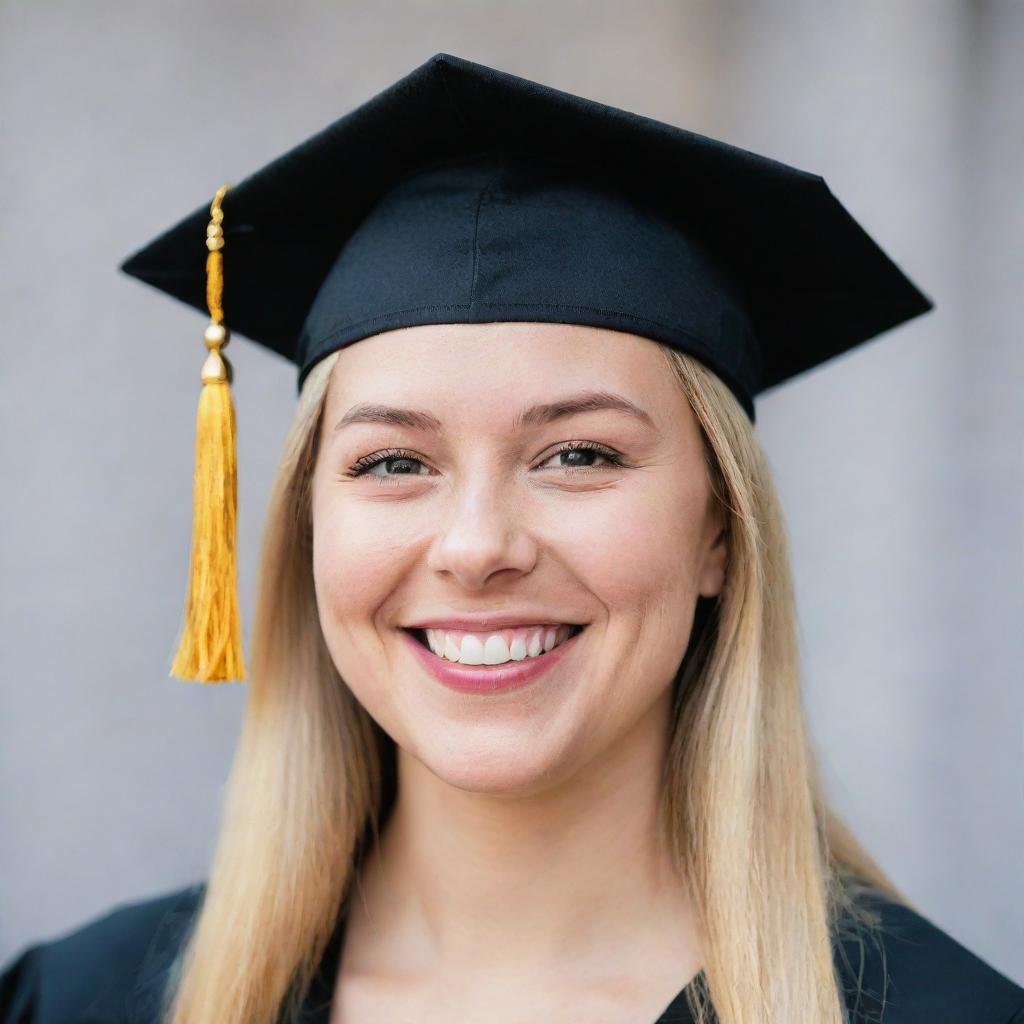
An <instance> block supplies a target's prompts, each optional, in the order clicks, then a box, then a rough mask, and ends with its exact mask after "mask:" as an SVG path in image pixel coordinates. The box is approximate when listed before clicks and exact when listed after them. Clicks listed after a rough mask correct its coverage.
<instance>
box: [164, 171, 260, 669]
mask: <svg viewBox="0 0 1024 1024" xmlns="http://www.w3.org/2000/svg"><path fill="white" fill-rule="evenodd" d="M228 187H229V186H227V185H223V186H221V188H219V189H218V190H217V194H216V196H215V197H214V200H213V203H212V204H211V206H210V223H209V225H208V226H207V229H206V248H207V250H208V252H207V257H206V303H207V306H208V307H209V310H210V325H209V326H208V327H207V328H206V333H205V335H204V341H205V343H206V348H207V349H208V355H207V357H206V362H205V363H204V364H203V369H202V373H201V375H200V376H201V379H202V384H203V389H202V392H201V393H200V396H199V411H198V413H197V415H196V464H195V480H194V487H193V495H192V554H191V560H190V567H189V583H188V597H187V599H186V602H185V621H184V627H183V629H182V634H181V640H180V642H179V645H178V652H177V654H176V655H175V657H174V663H173V665H172V667H171V675H172V676H174V677H175V678H177V679H183V680H186V681H190V682H199V683H220V682H224V681H225V680H230V679H237V680H243V679H244V678H245V665H244V659H243V653H242V624H241V615H240V613H239V606H238V557H237V552H236V524H237V519H238V485H237V467H236V454H235V445H236V442H235V410H234V405H233V403H232V401H231V388H230V384H231V377H232V374H231V364H230V363H229V362H228V361H227V358H226V357H225V356H224V355H223V354H222V353H221V349H223V348H224V347H225V346H226V345H227V343H228V341H229V340H230V336H229V334H228V330H227V328H226V327H225V326H224V310H223V306H222V302H223V293H224V271H223V257H222V254H221V250H222V249H223V248H224V231H223V228H222V227H221V224H222V222H223V220H224V213H223V211H222V209H221V201H222V200H223V198H224V194H225V193H226V192H227V190H228Z"/></svg>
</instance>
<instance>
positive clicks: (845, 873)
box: [162, 345, 907, 1024]
mask: <svg viewBox="0 0 1024 1024" xmlns="http://www.w3.org/2000/svg"><path fill="white" fill-rule="evenodd" d="M659 347H660V348H661V349H662V351H663V353H664V355H665V359H666V363H667V372H669V373H671V374H672V375H673V378H674V379H675V380H676V381H677V383H678V385H679V387H680V389H681V390H682V392H683V394H684V395H685V397H686V399H687V401H688V402H689V404H690V406H691V408H692V409H693V411H694V413H695V415H696V418H697V421H698V423H699V425H700V429H701V434H702V438H703V445H704V461H705V467H706V471H707V476H708V481H709V484H710V488H711V493H712V500H713V501H714V502H717V503H718V505H719V506H720V507H721V509H722V511H723V513H724V522H725V529H726V535H727V539H728V545H729V556H728V564H727V569H726V578H725V584H724V587H723V589H722V592H721V593H720V594H719V595H718V596H717V597H716V598H714V599H707V598H701V599H700V607H699V608H698V615H697V617H696V619H695V623H694V627H693V632H692V634H691V640H690V644H689V646H688V648H687V651H686V655H685V657H684V658H683V660H682V663H681V666H680V670H679V672H678V674H677V677H676V679H675V681H674V683H673V703H672V713H671V716H670V721H669V723H668V728H669V745H668V754H667V757H666V759H665V764H664V777H663V784H662V790H661V794H660V806H659V825H660V828H661V835H662V839H663V841H664V842H665V843H666V849H668V850H669V851H670V853H671V855H672V859H673V863H674V865H675V867H676V869H677V871H678V875H679V879H680V883H681V884H684V885H686V887H687V889H688V891H689V893H690V896H691V899H692V900H693V903H694V908H695V911H696V913H697V915H698V918H699V921H700V924H701V926H702V928H703V938H704V946H703V949H702V953H703V968H702V972H701V974H700V975H698V977H697V978H696V979H694V983H693V984H691V985H690V986H688V987H687V995H688V999H689V1002H690V1006H691V1010H692V1011H693V1014H694V1016H695V1018H696V1020H697V1024H707V1022H711V1021H717V1022H719V1024H765V1022H769V1024H788V1022H790V1021H794V1020H814V1021H817V1022H821V1024H846V1022H847V1014H846V1011H845V1009H844V1004H843V999H842V996H841V985H840V979H839V978H838V976H837V975H836V973H835V967H834V960H833V953H832V941H833V939H834V938H835V937H836V935H837V932H838V930H839V928H840V921H841V919H843V916H844V915H846V917H845V920H848V921H853V922H855V923H856V925H857V928H858V935H859V934H860V932H859V929H860V928H865V929H867V931H868V933H871V931H872V929H874V928H875V927H876V926H877V924H878V919H877V917H876V916H874V915H873V912H872V910H871V909H869V907H868V905H867V904H866V903H864V902H863V901H861V900H860V897H861V895H863V894H864V893H868V892H876V893H880V894H883V895H885V896H888V897H889V898H892V899H895V900H897V901H899V902H904V903H905V902H907V901H906V900H905V899H904V897H903V896H902V894H901V893H900V892H898V891H897V889H896V888H895V886H894V885H893V884H892V882H891V881H890V880H889V879H888V877H887V876H886V875H885V874H884V873H883V871H882V870H881V868H880V867H879V866H878V865H877V864H876V863H875V862H874V861H873V860H872V859H871V857H870V856H869V855H868V854H867V853H866V852H865V851H864V850H863V848H862V847H861V846H860V845H859V843H858V842H857V841H856V839H855V838H854V837H853V835H852V834H851V833H850V831H849V830H848V829H847V828H846V827H845V826H844V824H843V823H842V821H841V820H840V819H839V817H838V816H837V815H836V814H835V813H833V811H832V810H831V809H830V808H829V806H828V805H827V802H826V799H825V797H824V795H823V793H822V786H821V782H820V778H819V772H818V767H817V764H816V760H815V757H814V752H813V749H812V746H811V743H810V739H809V736H808V731H807V726H806V720H805V712H804V707H803V700H802V694H801V676H800V666H799V662H798V649H797V634H796V615H795V609H794V598H793V586H792V579H791V572H790V566H789V551H788V542H787V538H786V534H785V528H784V523H783V517H782V513H781V509H780V506H779V501H778V497H777V495H776V491H775V488H774V485H773V483H772V479H771V474H770V471H769V467H768V463H767V460H766V458H765V456H764V453H763V451H762V449H761V446H760V444H759V442H758V440H757V438H756V437H755V435H754V431H753V427H752V424H751V423H750V420H749V418H748V417H747V415H746V413H745V412H744V411H743V409H742V407H741V406H740V405H739V403H738V402H737V401H736V399H735V397H734V396H733V395H732V393H731V392H730V391H729V389H728V388H727V387H726V386H725V385H724V384H723V383H722V382H721V380H720V379H719V378H718V377H716V376H715V375H714V374H713V373H711V372H710V371H708V370H707V369H705V368H704V367H703V366H702V365H701V364H700V363H699V362H697V361H696V360H694V359H692V358H690V357H689V356H687V355H686V354H684V353H681V352H679V351H677V350H675V349H672V348H669V347H668V346H663V345H661V346H659ZM336 360H337V353H334V354H332V355H329V356H327V357H326V358H325V359H323V360H321V361H320V362H319V363H318V364H317V365H316V366H315V367H314V368H313V369H312V370H311V371H310V373H309V375H308V376H307V378H306V380H305V382H304V386H303V389H302V393H301V395H300V398H299V404H298V408H297V410H296V413H295V416H294V419H293V422H292V425H291V428H290V430H289V433H288V437H287V440H286V443H285V450H284V455H283V458H282V460H281V464H280V467H279V470H278V473H277V476H276V479H275V482H274V486H273V490H272V493H271V498H270V505H269V512H268V516H267V521H266V527H265V531H264V536H263V542H262V550H261V559H260V571H259V581H258V592H257V603H256V615H255V620H254V624H253V629H252V634H251V671H250V679H249V684H248V686H249V693H248V699H247V703H246V708H245V715H244V719H243V723H242V729H241V733H240V736H239V741H238V746H237V750H236V753H235V758H234V761H233V764H232V767H231V772H230V776H229V779H228V785H227V790H226V795H225V802H224V809H223V814H222V820H221V826H220V830H219V834H218V837H217V844H216V848H215V851H214V856H213V862H212V865H211V870H210V873H209V878H208V880H207V885H206V891H205V894H204V898H203V901H202V905H201V907H200V909H199V912H198V913H197V915H196V917H195V919H194V921H193V923H192V927H191V929H190V933H189V935H188V937H187V939H186V941H185V943H184V944H183V947H182V950H181V953H180V954H179V959H178V962H177V969H176V970H175V971H173V972H172V975H171V977H170V978H169V981H168V985H167V988H166V990H165V992H164V1003H163V1016H162V1020H163V1021H164V1022H165V1024H278V1022H280V1021H290V1020H292V1019H293V1018H295V1017H297V1014H298V1011H299V1008H300V1006H301V1003H302V999H303V996H304V994H305V992H306V990H307V988H308V986H309V984H310V983H311V981H312V979H313V976H314V975H315V973H316V970H317V967H318V965H319V963H320V960H321V958H322V956H323V954H324V951H325V948H326V945H327V942H328V939H329V938H330V935H331V933H332V931H333V929H334V926H335V924H336V921H337V919H338V915H339V914H340V913H341V912H342V909H343V905H344V902H345V900H346V897H347V896H348V893H349V890H350V888H351V886H352V885H353V883H354V880H355V878H356V876H357V874H358V871H359V867H360V864H361V861H362V858H363V857H364V856H365V853H366V851H367V850H368V849H370V848H371V847H372V845H373V844H374V843H375V842H376V841H377V839H378V838H379V835H380V830H381V828H382V825H383V823H384V822H386V819H387V816H388V814H389V813H390V810H391V808H392V807H393V804H394V797H395V746H394V742H393V741H392V740H391V739H390V737H388V736H387V735H386V734H385V733H384V732H383V731H382V730H381V729H380V727H379V726H378V725H377V724H376V722H374V721H373V719H371V718H370V716H369V715H368V713H367V712H366V711H365V709H364V708H363V707H362V705H360V704H359V702H358V701H357V700H356V699H355V697H354V696H353V694H352V692H351V691H350V690H349V688H348V686H347V685H346V683H345V681H344V680H343V679H342V678H341V676H340V675H339V673H338V671H337V669H336V668H335V666H334V664H333V662H332V660H331V657H330V654H329V652H328V649H327V646H326V643H325V640H324V637H323V633H322V631H321V628H320V624H319V617H318V611H317V605H316V597H315V592H314V588H313V570H312V539H313V523H312V514H311V501H310V489H311V480H312V475H313V469H314V466H315V464H316V458H317V449H318V439H319V434H320V423H321V419H322V416H323V409H324V403H325V397H326V394H327V387H328V383H329V380H330V376H331V372H332V370H333V368H334V364H335V362H336Z"/></svg>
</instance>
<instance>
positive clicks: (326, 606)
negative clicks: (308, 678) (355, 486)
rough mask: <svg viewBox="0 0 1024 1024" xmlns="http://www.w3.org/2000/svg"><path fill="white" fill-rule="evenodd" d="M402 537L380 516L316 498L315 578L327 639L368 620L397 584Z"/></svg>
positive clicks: (328, 494) (314, 534) (322, 623)
mask: <svg viewBox="0 0 1024 1024" xmlns="http://www.w3.org/2000/svg"><path fill="white" fill-rule="evenodd" d="M399 550H400V538H399V537H394V538H391V537H389V536H388V535H387V533H386V532H385V531H383V530H382V527H381V517H378V516H373V515H367V514H366V512H365V511H359V510H356V509H353V507H352V503H351V502H345V501H342V500H339V499H337V498H334V500H332V495H331V494H330V493H329V492H328V493H327V494H326V495H320V496H315V497H314V501H313V580H314V584H315V589H316V596H317V603H318V605H319V609H320V621H321V625H322V627H323V629H324V633H325V636H326V637H327V640H328V643H331V642H332V641H333V640H335V639H336V638H337V635H338V633H339V631H342V632H347V630H348V629H349V628H351V627H354V626H355V625H356V624H357V622H358V620H360V619H361V620H362V621H363V623H364V624H365V623H366V622H367V621H368V620H369V618H370V617H371V616H372V615H373V613H374V612H375V610H376V609H377V608H378V607H379V606H380V604H381V603H382V602H383V601H384V600H385V598H386V597H387V595H388V592H389V591H390V590H391V589H392V587H393V585H394V577H395V575H396V573H397V572H398V571H399V566H400V565H401V561H402V560H401V558H400V557H399V555H398V552H399Z"/></svg>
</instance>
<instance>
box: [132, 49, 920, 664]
mask: <svg viewBox="0 0 1024 1024" xmlns="http://www.w3.org/2000/svg"><path fill="white" fill-rule="evenodd" d="M204 250H207V251H206V252H205V253H204ZM222 251H223V252H226V253H228V256H227V263H228V269H227V271H226V277H227V281H228V284H227V285H226V286H225V285H224V284H223V280H224V278H223V276H222V262H221V261H222V258H223V257H222ZM204 256H205V260H206V267H205V271H204V265H203V259H204ZM121 269H122V270H123V271H125V272H126V273H128V274H130V275H132V276H134V277H137V278H139V279H140V280H142V281H145V282H147V283H148V284H151V285H153V286H155V287H157V288H159V289H160V290H162V291H164V292H166V293H168V294H170V295H172V296H174V297H176V298H178V299H181V300H182V301H184V302H187V303H189V304H190V305H192V306H195V307H196V308H197V309H200V310H206V309H207V308H208V309H209V311H210V315H211V319H212V321H213V322H212V323H211V326H210V327H208V328H207V334H206V343H207V347H208V348H210V349H211V354H210V356H209V357H208V359H207V363H206V365H205V366H204V374H203V382H204V388H203V397H202V398H201V400H200V414H199V422H198V425H197V467H196V492H195V497H194V526H193V554H192V574H191V584H190V592H189V601H188V605H187V609H186V620H187V621H186V627H185V634H184V635H183V639H182V645H181V647H180V648H179V654H178V657H177V658H176V661H175V668H174V669H173V670H172V674H174V675H177V676H179V678H197V679H199V680H200V681H204V682H213V681H219V680H220V679H227V678H243V677H244V671H243V670H242V663H241V651H240V640H239V634H240V628H239V625H238V612H237V597H236V596H234V588H235V582H234V576H235V560H234V516H235V496H234V475H235V467H234V412H233V408H232V406H231V401H230V395H229V389H228V383H229V378H230V368H229V367H223V366H222V365H221V357H220V355H219V350H220V347H221V346H222V344H224V343H226V340H227V331H226V329H225V327H224V325H223V320H224V310H223V309H222V308H221V298H222V295H221V292H222V289H223V291H224V294H225V295H226V298H225V301H224V306H225V307H226V313H227V319H228V320H229V321H230V324H231V329H232V331H233V332H236V333H239V334H242V335H244V336H246V337H248V338H251V339H252V340H254V341H257V342H259V343H260V344H262V345H264V346H266V347H268V348H270V349H273V350H274V351H276V352H278V353H280V354H281V355H283V356H285V357H286V358H288V359H290V360H292V361H293V362H294V363H295V364H296V365H297V367H298V371H299V373H298V386H299V387H300V388H301V385H302V382H303V380H304V379H305V377H306V375H307V373H308V372H309V370H310V369H311V368H312V367H313V366H314V365H315V364H316V363H317V362H319V361H320V360H321V359H323V358H324V357H325V356H326V355H328V354H330V353H331V352H333V351H336V350H337V349H339V348H342V347H343V346H345V345H348V344H350V343H352V342H354V341H358V340H360V339H361V338H365V337H369V336H371V335H374V334H378V333H381V332H383V331H387V330H393V329H396V328H400V327H408V326H413V325H416V324H427V323H487V322H494V321H541V322H545V321H548V322H559V323H575V324H588V325H593V326H600V327H606V328H611V329H616V330H622V331H628V332H631V333H634V334H640V335H644V336H646V337H649V338H652V339H654V340H656V341H660V342H663V343H665V344H668V345H671V346H673V347H675V348H678V349H680V350H682V351H684V352H687V353H689V354H691V355H692V356H694V357H695V358H696V359H698V360H699V361H701V362H702V363H703V364H704V365H706V366H707V367H708V368H709V369H711V370H712V371H714V372H715V373H716V374H717V375H718V376H719V377H720V378H721V379H722V380H723V382H724V383H725V384H726V385H727V386H728V387H729V388H730V390H731V391H732V393H733V394H734V395H735V396H736V398H737V400H738V401H739V402H740V404H741V405H742V406H743V408H744V409H745V410H746V412H747V415H748V416H749V417H750V419H751V420H752V421H753V419H754V415H755V413H754V396H755V395H756V394H758V393H760V392H762V391H764V390H766V389H768V388H770V387H773V386H775V385H777V384H779V383H781V382H782V381H785V380H787V379H789V378H791V377H793V376H795V375H796V374H799V373H801V372H803V371H805V370H808V369H810V368H811V367H813V366H816V365H818V364H820V363H822V362H824V361H826V360H828V359H830V358H832V357H834V356H837V355H839V354H841V353H843V352H845V351H847V350H849V349H851V348H852V347H854V346H855V345H858V344H860V343H862V342H864V341H867V340H868V339H870V338H872V337H875V336H876V335H878V334H879V333H881V332H882V331H885V330H887V329H889V328H891V327H894V326H896V325H897V324H900V323H903V322H904V321H906V320H909V319H911V318H912V317H915V316H917V315H919V314H921V313H924V312H927V311H928V310H929V309H931V308H932V303H931V301H930V300H929V299H928V298H927V297H926V296H925V295H923V294H922V293H921V292H920V291H919V290H918V289H917V287H916V286H915V285H914V284H913V283H912V282H911V281H910V280H909V279H908V278H907V277H906V276H905V275H904V274H903V272H902V271H901V270H900V269H899V268H898V267H897V266H896V265H895V263H893V261H892V260H891V259H890V258H889V257H888V256H887V255H886V254H885V253H884V252H883V251H882V250H881V249H880V248H879V246H878V245H877V244H876V243H875V242H874V241H873V240H872V239H871V237H870V236H869V235H868V234H867V233H866V232H865V231H864V229H863V228H862V227H861V226H860V225H859V224H858V223H857V222H856V220H854V219H853V217H852V216H851V215H850V214H849V213H848V212H847V211H846V209H845V208H844V207H843V206H842V205H841V204H840V202H839V201H838V200H837V199H836V197H835V196H834V195H833V194H832V192H831V190H830V189H829V188H828V186H827V185H826V183H825V181H824V179H823V178H822V177H820V176H819V175H815V174H811V173H808V172H806V171H802V170H799V169H797V168H795V167H791V166H788V165H786V164H784V163H780V162H778V161H776V160H772V159H769V158H768V157H764V156H760V155H758V154H756V153H752V152H749V151H747V150H744V149H741V148H738V147H736V146H732V145H728V144H726V143H723V142H720V141H717V140H715V139H711V138H708V137H707V136H704V135H699V134H697V133H694V132H690V131H686V130H685V129H682V128H678V127H675V126H673V125H669V124H665V123H663V122H659V121H655V120H653V119H651V118H647V117H643V116H641V115H639V114H635V113H630V112H628V111H625V110H620V109H618V108H615V107H611V106H607V105H605V104H602V103H597V102H595V101H593V100H588V99H585V98H583V97H579V96H575V95H572V94H570V93H566V92H563V91H560V90H558V89H553V88H550V87H548V86H545V85H541V84H539V83H537V82H532V81H529V80H528V79H524V78H520V77H517V76H515V75H511V74H507V73H505V72H501V71H498V70H495V69H493V68H489V67H486V66H484V65H481V64H476V63H473V62H471V61H467V60H463V59H461V58H459V57H455V56H452V55H450V54H446V53H439V54H435V55H434V56H433V57H431V58H430V59H429V60H427V61H426V62H425V63H423V64H422V65H420V66H419V67H418V68H416V69H415V70H413V71H412V72H410V73H409V74H408V75H406V76H405V77H403V78H401V79H400V80H399V81H397V82H395V83H394V84H393V85H391V86H389V87H388V88H387V89H385V90H384V91H382V92H381V93H379V94H378V95H377V96H374V97H373V98H372V99H370V100H368V101H366V102H365V103H363V104H361V105H360V106H359V107H357V108H356V109H355V110H353V111H351V112H350V113H348V114H346V115H345V116H343V117H341V118H339V119H338V120H337V121H334V122H333V123H332V124H330V125H328V126H327V127H326V128H325V129H323V130H322V131H320V132H319V133H317V134H316V135H314V136H312V137H311V138H310V139H308V140H306V141H305V142H302V143H301V144H299V145H297V146H295V147H294V148H293V149H291V150H289V151H288V152H286V153H284V154H283V155H282V156H280V157H278V158H277V159H275V160H272V161H271V162H270V163H268V164H267V165H266V166H264V167H263V168H262V169H260V170H258V171H256V172H255V173H253V174H251V175H250V176H249V177H247V178H245V179H244V180H242V181H241V182H239V183H238V184H237V185H235V186H232V187H231V189H230V191H228V190H227V186H224V187H222V188H221V189H220V190H218V192H217V195H216V196H215V198H214V201H213V203H212V204H210V205H207V204H204V205H203V206H201V207H200V208H198V209H197V210H195V211H194V212H193V213H191V214H190V215H188V216H187V217H185V218H184V219H183V220H181V221H180V222H179V223H178V224H176V225H175V226H174V227H172V228H170V229H169V230H167V231H165V232H164V233H163V234H161V235H160V236H158V237H157V238H156V239H154V240H153V241H152V242H150V243H149V244H148V245H147V246H145V247H144V248H143V249H141V250H139V251H138V252H136V253H135V254H134V255H132V256H131V257H130V258H128V259H127V260H126V261H125V262H124V263H122V264H121ZM208 393H209V394H208ZM204 408H205V411H204ZM224 479H227V484H224V483H222V481H223V480H224ZM214 494H216V495H218V497H217V498H214V497H212V495H214ZM211 566H212V568H211Z"/></svg>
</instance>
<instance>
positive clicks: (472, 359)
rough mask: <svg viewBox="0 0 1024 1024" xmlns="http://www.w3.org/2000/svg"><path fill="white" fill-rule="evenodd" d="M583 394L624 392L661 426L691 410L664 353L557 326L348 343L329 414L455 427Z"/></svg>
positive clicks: (602, 331) (430, 331)
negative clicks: (399, 409) (411, 413)
mask: <svg viewBox="0 0 1024 1024" xmlns="http://www.w3.org/2000/svg"><path fill="white" fill-rule="evenodd" d="M584 390H595V391H605V392H609V393H614V394H617V395H621V396H622V397H623V398H625V399H627V400H628V401H630V402H632V403H634V404H636V405H637V406H639V407H640V408H641V409H643V410H645V411H646V412H647V413H648V414H649V415H650V416H651V417H652V419H654V420H655V422H656V423H658V424H659V425H663V424H665V423H666V422H667V421H669V420H671V419H672V418H673V417H677V416H679V415H684V416H685V415H686V414H687V413H689V406H688V404H687V402H686V400H685V398H684V397H683V395H682V393H681V391H680V390H679V387H678V385H677V384H676V383H675V381H674V380H673V378H672V374H671V371H670V369H669V367H668V364H667V363H666V361H665V358H664V354H663V353H662V352H661V351H660V347H659V346H658V345H657V344H656V343H655V342H653V341H651V340H650V339H648V338H645V337H642V336H640V335H634V334H627V333H624V332H622V331H614V330H610V329H607V328H602V327H589V326H584V325H579V324H553V323H518V322H516V323H509V322H502V323H487V324H424V325H421V326H416V327H405V328H401V329H399V330H394V331H387V332H385V333H382V334H377V335H374V336H372V337H369V338H364V339H363V340H361V341H358V342H355V343H353V344H351V345H348V346H346V347H345V348H344V349H342V350H341V351H340V352H339V354H338V359H337V362H336V363H335V366H334V370H333V372H332V375H331V381H330V386H329V389H328V396H327V403H328V412H329V414H330V415H332V416H333V415H334V414H335V412H338V413H343V412H344V411H345V410H347V409H348V408H349V407H351V406H352V405H354V404H356V403H363V402H376V403H387V404H389V405H404V406H409V407H415V408H424V409H425V408H428V407H429V408H430V409H431V411H432V412H434V413H435V414H436V415H437V416H438V417H439V418H440V419H442V420H444V421H446V422H448V421H452V420H458V419H464V420H465V419H473V418H476V417H482V418H484V419H487V420H489V421H491V422H494V421H495V420H496V419H502V420H505V419H509V418H512V417H514V416H515V414H516V412H517V411H518V410H520V409H521V408H523V407H524V406H526V405H530V404H531V403H534V402H544V401H552V400H554V399H557V398H559V397H561V396H562V395H565V394H569V393H572V392H580V391H584Z"/></svg>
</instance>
